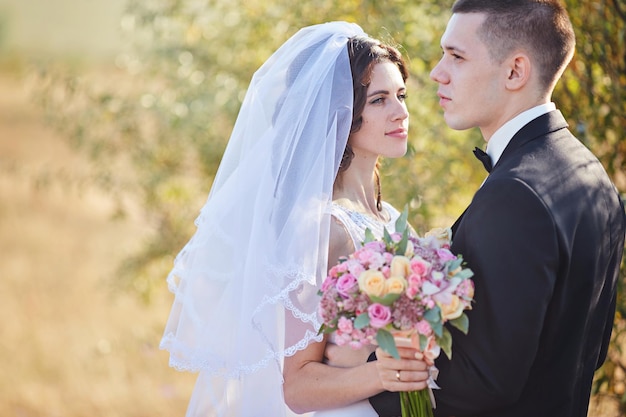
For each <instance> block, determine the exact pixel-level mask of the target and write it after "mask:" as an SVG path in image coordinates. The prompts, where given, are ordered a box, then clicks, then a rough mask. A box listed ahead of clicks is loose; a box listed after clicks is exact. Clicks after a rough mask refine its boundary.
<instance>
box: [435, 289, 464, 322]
mask: <svg viewBox="0 0 626 417" xmlns="http://www.w3.org/2000/svg"><path fill="white" fill-rule="evenodd" d="M437 305H438V306H439V308H440V309H441V317H442V319H443V320H444V321H446V320H454V319H457V318H459V317H461V314H463V309H464V308H465V306H464V305H463V303H462V302H461V300H460V299H459V297H457V296H456V295H452V300H451V301H450V302H449V303H447V304H441V303H437Z"/></svg>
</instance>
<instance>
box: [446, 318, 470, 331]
mask: <svg viewBox="0 0 626 417" xmlns="http://www.w3.org/2000/svg"><path fill="white" fill-rule="evenodd" d="M450 324H451V325H453V326H454V327H456V328H457V329H459V330H460V331H462V332H463V333H465V334H467V332H468V330H469V319H468V318H467V315H466V314H465V313H463V314H461V316H460V317H458V318H456V319H454V320H450Z"/></svg>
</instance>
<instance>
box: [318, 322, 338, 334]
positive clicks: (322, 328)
mask: <svg viewBox="0 0 626 417" xmlns="http://www.w3.org/2000/svg"><path fill="white" fill-rule="evenodd" d="M334 331H335V328H334V327H330V326H327V325H325V324H322V325H321V326H320V329H319V330H318V332H317V334H318V335H320V334H329V333H332V332H334Z"/></svg>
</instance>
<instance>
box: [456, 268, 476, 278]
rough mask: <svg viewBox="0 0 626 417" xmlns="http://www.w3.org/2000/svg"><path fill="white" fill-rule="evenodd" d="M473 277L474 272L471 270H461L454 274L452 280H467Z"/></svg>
mask: <svg viewBox="0 0 626 417" xmlns="http://www.w3.org/2000/svg"><path fill="white" fill-rule="evenodd" d="M473 276H474V272H472V270H471V269H462V270H460V271H459V272H457V273H456V274H454V278H461V279H468V278H471V277H473Z"/></svg>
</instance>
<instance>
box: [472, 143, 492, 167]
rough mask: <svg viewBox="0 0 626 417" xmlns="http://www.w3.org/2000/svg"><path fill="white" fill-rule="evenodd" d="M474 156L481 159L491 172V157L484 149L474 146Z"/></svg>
mask: <svg viewBox="0 0 626 417" xmlns="http://www.w3.org/2000/svg"><path fill="white" fill-rule="evenodd" d="M473 152H474V156H475V157H476V158H478V159H479V160H480V162H482V163H483V165H484V166H485V169H486V170H487V172H491V168H492V166H491V157H490V156H489V155H488V154H487V153H485V152H484V151H483V150H482V149H478V148H474V151H473Z"/></svg>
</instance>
